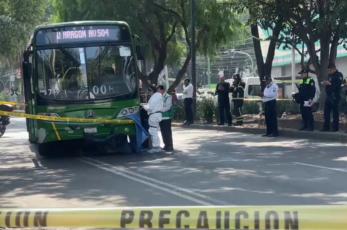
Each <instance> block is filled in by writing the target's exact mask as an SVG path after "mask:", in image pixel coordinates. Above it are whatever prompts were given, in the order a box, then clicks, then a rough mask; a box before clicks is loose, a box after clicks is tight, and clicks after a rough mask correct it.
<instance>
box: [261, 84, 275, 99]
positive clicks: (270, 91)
mask: <svg viewBox="0 0 347 230" xmlns="http://www.w3.org/2000/svg"><path fill="white" fill-rule="evenodd" d="M277 93H278V86H277V84H276V83H273V82H272V83H270V84H269V85H267V86H266V87H265V89H264V96H263V102H267V101H272V100H276V99H277Z"/></svg>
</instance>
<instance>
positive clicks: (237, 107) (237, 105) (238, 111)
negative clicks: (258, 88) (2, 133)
mask: <svg viewBox="0 0 347 230" xmlns="http://www.w3.org/2000/svg"><path fill="white" fill-rule="evenodd" d="M233 78H234V82H233V86H232V87H231V91H232V95H233V107H234V109H233V113H234V115H235V118H236V123H235V125H243V116H242V106H243V101H244V95H245V90H244V88H245V83H244V82H243V81H242V79H241V76H240V74H235V75H234V77H233Z"/></svg>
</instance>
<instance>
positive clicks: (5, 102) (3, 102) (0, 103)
mask: <svg viewBox="0 0 347 230" xmlns="http://www.w3.org/2000/svg"><path fill="white" fill-rule="evenodd" d="M17 104H18V103H17V102H12V101H0V105H17Z"/></svg>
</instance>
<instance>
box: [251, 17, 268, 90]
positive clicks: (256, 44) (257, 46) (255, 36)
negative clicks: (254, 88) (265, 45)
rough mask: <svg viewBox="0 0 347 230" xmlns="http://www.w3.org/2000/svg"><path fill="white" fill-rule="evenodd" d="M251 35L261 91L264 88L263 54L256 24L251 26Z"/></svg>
mask: <svg viewBox="0 0 347 230" xmlns="http://www.w3.org/2000/svg"><path fill="white" fill-rule="evenodd" d="M251 33H252V37H253V46H254V54H255V59H256V61H257V69H258V75H259V80H260V85H261V87H262V89H263V88H264V85H263V82H264V78H265V69H264V58H263V52H262V50H261V45H260V38H259V31H258V25H257V24H252V25H251Z"/></svg>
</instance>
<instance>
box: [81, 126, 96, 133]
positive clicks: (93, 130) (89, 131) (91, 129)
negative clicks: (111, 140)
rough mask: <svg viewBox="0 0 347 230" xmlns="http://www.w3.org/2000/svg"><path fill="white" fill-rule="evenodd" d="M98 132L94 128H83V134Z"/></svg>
mask: <svg viewBox="0 0 347 230" xmlns="http://www.w3.org/2000/svg"><path fill="white" fill-rule="evenodd" d="M97 132H98V130H97V128H96V127H93V128H84V133H97Z"/></svg>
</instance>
